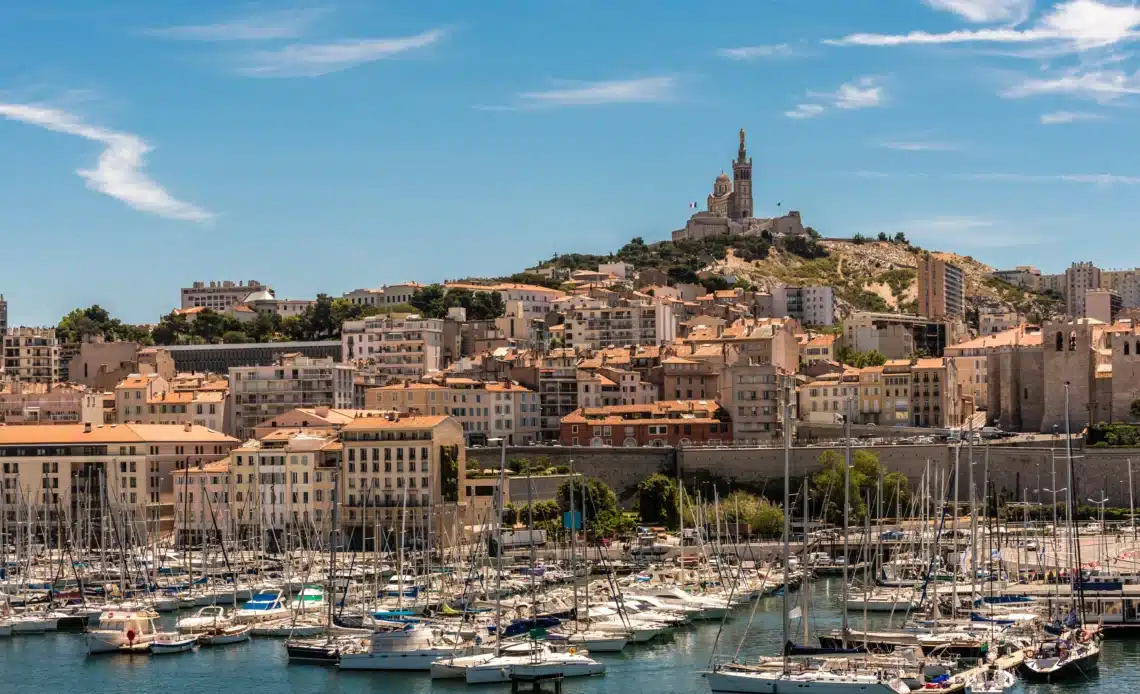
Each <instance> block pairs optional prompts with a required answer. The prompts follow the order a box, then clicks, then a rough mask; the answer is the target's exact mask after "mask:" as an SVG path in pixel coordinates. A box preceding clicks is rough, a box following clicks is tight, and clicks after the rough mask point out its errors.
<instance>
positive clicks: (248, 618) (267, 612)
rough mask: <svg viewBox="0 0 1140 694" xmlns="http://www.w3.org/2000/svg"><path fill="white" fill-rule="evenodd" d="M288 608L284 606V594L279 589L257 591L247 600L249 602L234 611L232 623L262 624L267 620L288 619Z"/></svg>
mask: <svg viewBox="0 0 1140 694" xmlns="http://www.w3.org/2000/svg"><path fill="white" fill-rule="evenodd" d="M290 614H291V613H290V611H289V608H288V606H286V604H285V592H284V591H282V590H281V589H279V588H273V589H270V590H262V591H259V592H258V593H257V594H256V595H254V596H253V597H252V598H250V599H249V602H247V603H245V604H244V605H242V606H241V607H240V608H238V609H237V610H235V611H234V621H235V622H238V623H239V624H249V623H252V622H264V621H266V620H269V619H277V618H280V617H288V616H289V615H290Z"/></svg>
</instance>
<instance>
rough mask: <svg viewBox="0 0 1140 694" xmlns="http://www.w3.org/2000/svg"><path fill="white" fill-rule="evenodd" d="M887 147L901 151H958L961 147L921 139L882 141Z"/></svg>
mask: <svg viewBox="0 0 1140 694" xmlns="http://www.w3.org/2000/svg"><path fill="white" fill-rule="evenodd" d="M882 146H883V147H884V148H886V149H893V150H897V151H900V152H956V151H958V150H959V149H961V147H959V146H958V145H955V144H950V143H948V142H926V141H920V140H891V141H888V142H884V143H882Z"/></svg>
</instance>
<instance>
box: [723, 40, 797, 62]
mask: <svg viewBox="0 0 1140 694" xmlns="http://www.w3.org/2000/svg"><path fill="white" fill-rule="evenodd" d="M716 54H717V55H719V56H720V57H722V58H728V59H729V60H762V59H765V58H791V57H794V56H797V55H800V53H799V52H798V51H796V50H795V49H794V48H792V47H791V46H789V45H788V44H786V43H773V44H765V45H758V46H740V47H738V48H721V49H720V50H718V51H717V52H716Z"/></svg>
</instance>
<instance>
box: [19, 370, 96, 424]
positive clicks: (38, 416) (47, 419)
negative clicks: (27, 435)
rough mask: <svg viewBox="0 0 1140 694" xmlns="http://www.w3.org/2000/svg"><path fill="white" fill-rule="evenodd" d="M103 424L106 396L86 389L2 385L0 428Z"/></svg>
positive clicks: (37, 385) (38, 384)
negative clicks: (22, 425) (24, 425)
mask: <svg viewBox="0 0 1140 694" xmlns="http://www.w3.org/2000/svg"><path fill="white" fill-rule="evenodd" d="M84 422H91V423H93V424H102V423H103V394H102V393H99V392H93V391H89V390H87V389H86V388H83V387H82V386H70V385H59V386H56V387H54V388H52V387H49V386H48V385H47V384H44V383H22V382H19V381H15V382H12V383H7V384H3V385H0V424H5V425H16V424H82V423H84Z"/></svg>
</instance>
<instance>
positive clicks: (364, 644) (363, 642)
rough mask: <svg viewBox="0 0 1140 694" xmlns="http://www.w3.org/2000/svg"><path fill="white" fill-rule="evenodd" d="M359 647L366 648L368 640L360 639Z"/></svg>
mask: <svg viewBox="0 0 1140 694" xmlns="http://www.w3.org/2000/svg"><path fill="white" fill-rule="evenodd" d="M360 645H361V646H367V645H368V639H360Z"/></svg>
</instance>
